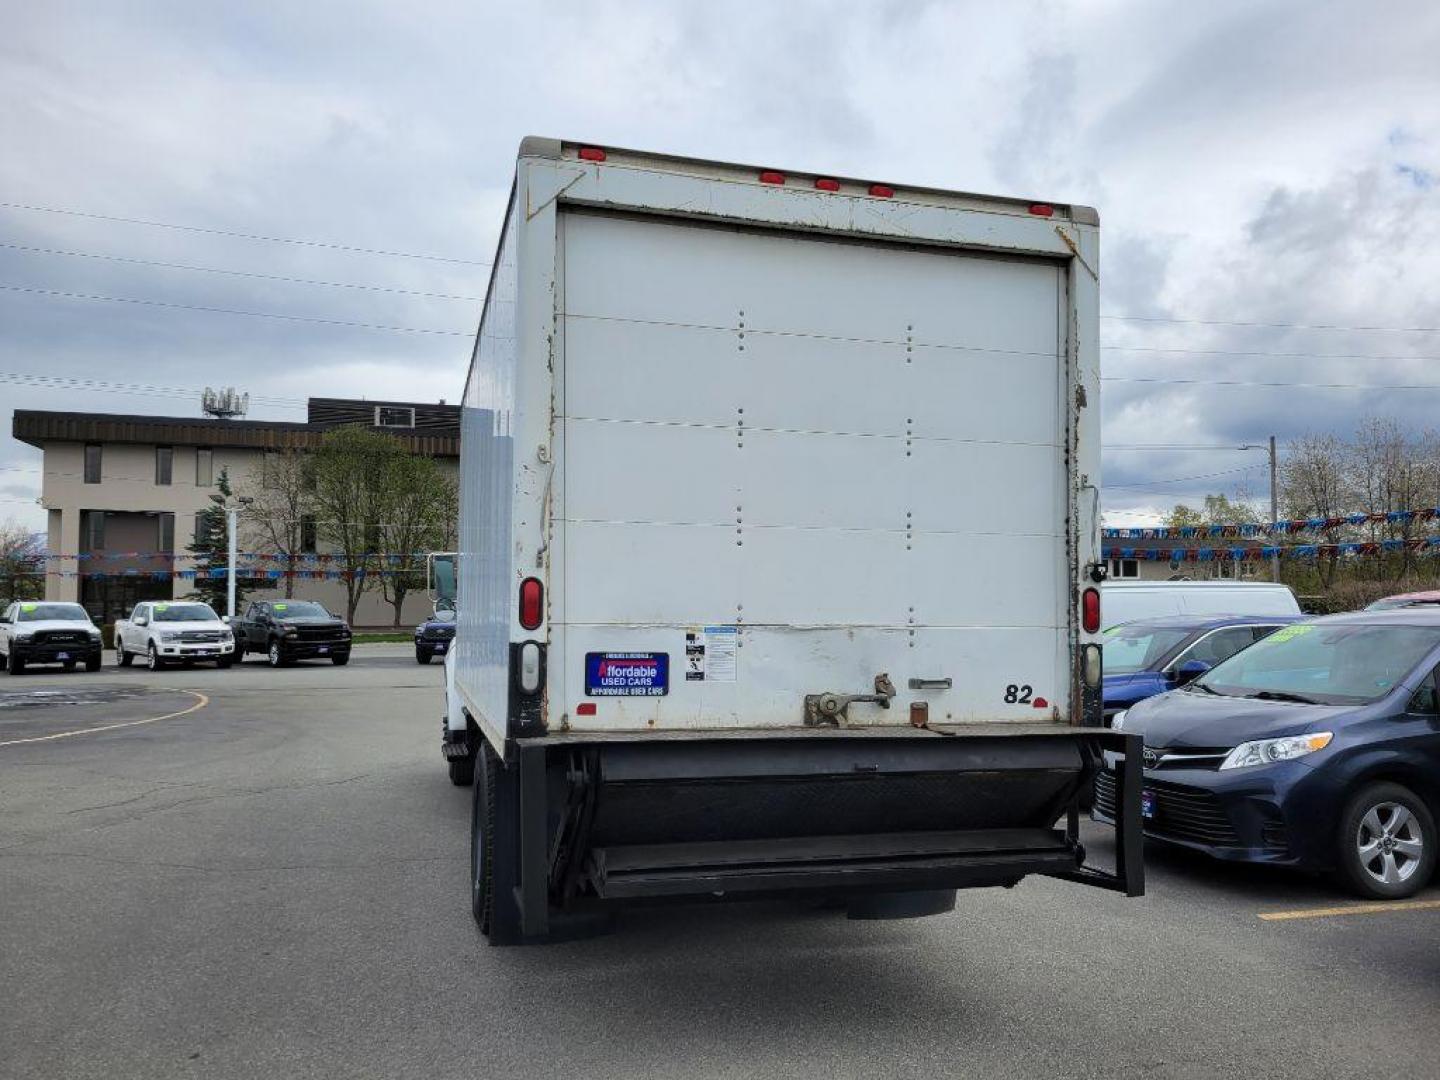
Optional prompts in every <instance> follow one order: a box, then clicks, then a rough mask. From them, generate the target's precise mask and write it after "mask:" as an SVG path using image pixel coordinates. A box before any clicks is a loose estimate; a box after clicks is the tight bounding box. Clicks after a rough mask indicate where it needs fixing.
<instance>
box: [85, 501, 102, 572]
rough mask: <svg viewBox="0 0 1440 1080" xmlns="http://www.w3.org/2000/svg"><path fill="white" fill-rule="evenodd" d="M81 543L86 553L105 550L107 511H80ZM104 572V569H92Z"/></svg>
mask: <svg viewBox="0 0 1440 1080" xmlns="http://www.w3.org/2000/svg"><path fill="white" fill-rule="evenodd" d="M80 543H81V547H82V549H83V550H85V551H103V550H105V511H104V510H82V511H80ZM91 569H92V570H97V569H100V570H103V569H104V567H92V568H91Z"/></svg>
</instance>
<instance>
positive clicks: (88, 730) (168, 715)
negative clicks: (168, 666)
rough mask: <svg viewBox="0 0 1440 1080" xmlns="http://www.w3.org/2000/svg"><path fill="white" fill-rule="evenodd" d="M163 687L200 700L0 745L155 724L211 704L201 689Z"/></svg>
mask: <svg viewBox="0 0 1440 1080" xmlns="http://www.w3.org/2000/svg"><path fill="white" fill-rule="evenodd" d="M162 689H167V690H174V692H175V693H178V694H189V695H190V696H191V697H194V698H198V699H199V700H197V701H196V702H195V704H194V705H191V706H190V707H189V708H188V709H181V710H180V711H179V712H172V713H166V714H165V715H164V716H151V717H147V718H146V719H144V720H126V721H125V722H124V723H122V724H103V725H101V726H100V727H92V728H81V729H80V730H79V731H60V732H56V733H55V734H54V735H35V736H32V737H31V738H28V739H10V740H9V741H7V742H0V746H19V745H20V744H21V743H37V742H50V741H52V740H54V739H69V738H71V737H73V736H75V735H94V734H96V733H98V732H101V731H114V730H115V729H116V728H127V727H138V726H139V725H141V724H154V723H157V722H158V721H161V720H174V719H175V718H176V717H177V716H184V715H186V714H187V713H192V712H195V711H196V710H197V709H203V708H204V707H205V706H206V705H209V704H210V699H209V698H208V697H206V696H205V695H204V694H202V693H200V691H199V690H179V689H176V688H174V687H163V688H162Z"/></svg>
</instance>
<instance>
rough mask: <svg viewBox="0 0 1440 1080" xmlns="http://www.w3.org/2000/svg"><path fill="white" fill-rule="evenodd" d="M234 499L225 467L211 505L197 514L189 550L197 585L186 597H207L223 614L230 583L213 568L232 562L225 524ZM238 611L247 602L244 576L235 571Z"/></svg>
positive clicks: (188, 598)
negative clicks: (213, 574) (212, 574)
mask: <svg viewBox="0 0 1440 1080" xmlns="http://www.w3.org/2000/svg"><path fill="white" fill-rule="evenodd" d="M233 498H234V492H233V491H232V490H231V489H230V471H229V470H228V469H224V468H222V469H221V470H220V475H219V477H217V478H216V481H215V491H214V492H212V493H211V495H210V505H209V506H208V507H206V508H205V509H204V510H201V511H200V512H199V513H198V514H196V515H195V516H196V522H195V539H194V540H193V541H192V542H191V544H190V546H189V548H188V549H187V550H188V551H189V552H190V554H191V555H192V556H193V557H194V560H195V588H194V589H193V590H192V591H191V592H190V593H189V594H188V595H187V596H186V599H187V600H204V601H205V602H206V603H207V604H209V605H210V606H211V607H212V608H214V609H215V610H216V611H218V612H220V613H221V614H222V615H223V614H225V604H226V601H227V600H228V598H229V584H228V583H227V580H226V577H225V575H224V574H222V575H221V576H219V577H213V576H211V573H210V572H211V571H212V570H222V571H223V570H225V569H227V568H228V567H229V565H230V534H229V532H228V530H227V527H226V521H225V505H226V503H229V502H231V501H232V499H233ZM235 579H236V580H235V613H236V614H237V615H238V614H239V613H240V608H241V606H242V604H243V601H244V592H245V590H244V589H243V588H242V586H243V584H244V578H243V577H242V576H241V574H240V573H239V571H238V569H237V571H236V574H235Z"/></svg>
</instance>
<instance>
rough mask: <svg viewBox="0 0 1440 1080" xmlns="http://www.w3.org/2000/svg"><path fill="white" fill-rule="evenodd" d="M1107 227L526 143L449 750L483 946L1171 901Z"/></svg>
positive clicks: (494, 355)
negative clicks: (1114, 656) (1091, 820)
mask: <svg viewBox="0 0 1440 1080" xmlns="http://www.w3.org/2000/svg"><path fill="white" fill-rule="evenodd" d="M1097 226H1098V218H1097V216H1096V214H1095V213H1094V211H1092V210H1089V209H1087V208H1084V207H1079V206H1064V205H1059V204H1052V203H1045V204H1042V203H1036V202H1032V201H1029V200H1017V199H1006V198H989V197H982V196H976V195H968V194H960V193H956V192H948V191H936V190H929V189H923V188H912V187H904V186H901V185H891V184H889V183H881V182H877V181H873V180H857V179H850V178H845V177H839V176H828V175H827V176H818V175H815V174H809V173H795V172H789V171H785V170H778V169H768V168H752V167H748V166H740V165H729V164H722V163H720V162H713V161H696V160H687V159H681V158H675V157H667V156H662V155H656V154H647V153H637V152H634V151H629V150H621V149H617V148H614V147H608V146H607V147H601V146H591V145H584V144H576V143H569V142H561V141H556V140H550V139H538V138H529V139H526V140H524V142H522V144H521V146H520V153H519V158H518V162H517V166H516V172H515V181H514V188H513V191H512V195H511V198H510V202H509V208H508V211H507V214H506V219H505V225H504V230H503V232H502V234H501V239H500V244H499V250H498V253H497V254H496V257H495V261H494V267H493V270H492V275H491V280H490V286H489V290H488V293H487V296H486V300H485V306H484V311H483V314H482V317H481V322H480V328H479V333H478V336H477V340H476V344H475V349H474V356H473V359H472V361H471V366H470V372H469V376H468V380H467V383H466V388H465V394H464V410H463V418H462V425H463V427H462V442H461V458H462V460H461V500H462V502H461V526H460V548H461V551H460V554H459V586H458V591H459V598H458V607H459V620H458V632H457V638H456V641H457V644H456V647H455V650H454V653H453V658H452V660H451V662H450V664H449V665H448V666H449V668H450V674H449V681H450V687H451V700H452V704H453V707H452V708H450V709H449V710H448V711H449V718H448V719H447V721H446V724H445V736H444V740H443V743H442V746H443V749H444V752H445V756H446V757H447V759H449V761H450V763H451V775H452V778H454V779H455V780H456V781H457V782H458V783H466V782H469V781H470V780H471V779H472V778H473V781H474V814H473V823H472V843H471V852H472V870H473V873H472V875H471V882H472V896H471V900H472V908H473V911H474V914H475V918H476V919H477V921H478V922H479V924H480V927H481V929H482V931H483V932H484V933H485V935H486V936H487V937H488V938H489V940H490V941H492V942H495V943H509V942H521V941H536V940H544V939H546V938H547V937H554V936H556V935H557V934H560V933H564V932H568V930H567V928H573V927H575V926H577V925H584V924H585V923H586V922H587V921H588V920H589V919H590V916H591V915H592V914H594V913H597V912H598V913H604V912H606V911H607V910H609V909H611V908H614V907H615V906H618V905H624V904H630V903H654V902H657V901H684V900H694V899H697V898H703V899H707V900H708V899H712V898H715V897H724V898H728V899H747V898H757V897H773V896H802V897H812V898H822V899H825V900H829V901H834V902H839V903H843V904H845V905H846V906H848V907H849V909H850V911H851V913H852V914H854V915H857V916H864V915H869V916H885V915H900V914H923V913H927V912H932V911H939V910H946V909H948V908H949V907H951V906H953V904H954V901H955V890H956V889H957V888H960V887H966V886H987V885H1006V886H1008V885H1013V884H1015V883H1016V882H1018V881H1019V880H1020V879H1022V878H1024V877H1025V876H1027V875H1030V874H1047V875H1052V876H1058V877H1064V878H1069V879H1072V880H1075V881H1078V882H1084V883H1088V884H1094V885H1100V886H1105V887H1109V888H1113V889H1118V890H1120V891H1123V892H1126V893H1128V894H1130V895H1139V894H1140V893H1141V891H1142V888H1143V878H1142V874H1143V871H1142V863H1141V847H1140V792H1139V788H1138V779H1139V760H1138V759H1139V747H1138V745H1136V744H1135V742H1134V740H1133V738H1132V737H1127V736H1124V735H1122V734H1120V733H1112V732H1109V731H1107V730H1106V729H1104V728H1103V727H1100V726H1099V725H1100V724H1101V699H1100V679H1101V651H1100V640H1101V639H1100V630H1101V623H1100V618H1101V616H1100V610H1099V591H1098V584H1099V581H1100V579H1101V578H1102V577H1103V574H1104V572H1103V564H1102V562H1101V558H1100V550H1099V541H1098V516H1097V515H1098V510H1099V492H1098V484H1099V468H1100V409H1099V381H1098V380H1099V371H1098V364H1099V360H1098V352H1097V340H1096V338H1097V314H1096V296H1097V279H1096V268H1097V266H1098V262H1097V244H1098V235H1097ZM1107 749H1108V750H1112V751H1115V752H1117V753H1119V754H1121V755H1122V758H1121V760H1122V761H1123V762H1124V766H1123V767H1122V768H1121V769H1120V772H1121V774H1122V786H1123V787H1124V790H1123V793H1122V797H1121V803H1122V805H1123V810H1122V813H1121V814H1120V815H1119V824H1118V826H1117V831H1118V846H1117V851H1118V855H1117V859H1116V865H1115V867H1114V868H1113V869H1109V870H1102V869H1099V868H1096V867H1092V866H1090V865H1087V863H1086V858H1085V852H1084V849H1083V847H1082V845H1081V843H1080V839H1079V835H1078V819H1079V814H1078V807H1079V802H1080V798H1081V793H1082V792H1083V791H1084V790H1085V788H1086V787H1087V785H1088V783H1089V781H1090V778H1091V776H1092V775H1093V773H1094V770H1095V767H1096V763H1097V762H1098V761H1099V760H1100V758H1101V754H1102V751H1103V750H1107Z"/></svg>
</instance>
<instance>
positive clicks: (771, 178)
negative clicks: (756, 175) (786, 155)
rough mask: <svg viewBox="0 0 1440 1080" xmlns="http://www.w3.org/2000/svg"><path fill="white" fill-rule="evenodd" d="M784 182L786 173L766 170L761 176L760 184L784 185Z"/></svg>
mask: <svg viewBox="0 0 1440 1080" xmlns="http://www.w3.org/2000/svg"><path fill="white" fill-rule="evenodd" d="M784 182H785V174H784V173H780V172H772V171H771V170H770V169H766V170H765V171H764V172H762V173H761V174H760V183H762V184H783V183H784Z"/></svg>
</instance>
